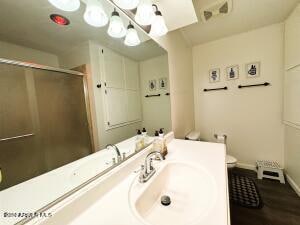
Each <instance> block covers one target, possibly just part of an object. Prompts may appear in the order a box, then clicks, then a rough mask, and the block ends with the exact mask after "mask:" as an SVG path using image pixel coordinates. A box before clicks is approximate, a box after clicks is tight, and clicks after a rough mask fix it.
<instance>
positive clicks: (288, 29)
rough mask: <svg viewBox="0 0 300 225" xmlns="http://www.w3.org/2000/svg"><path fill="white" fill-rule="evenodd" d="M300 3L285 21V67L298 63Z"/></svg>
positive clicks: (299, 61) (299, 59)
mask: <svg viewBox="0 0 300 225" xmlns="http://www.w3.org/2000/svg"><path fill="white" fill-rule="evenodd" d="M299 40H300V5H299V6H298V7H297V8H296V9H295V10H294V12H293V13H292V14H291V15H290V17H289V18H288V19H287V20H286V22H285V68H286V69H290V68H292V67H294V66H296V65H299V64H300V45H299Z"/></svg>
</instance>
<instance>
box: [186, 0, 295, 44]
mask: <svg viewBox="0 0 300 225" xmlns="http://www.w3.org/2000/svg"><path fill="white" fill-rule="evenodd" d="M215 1H216V0H194V1H193V3H194V7H195V11H196V13H197V16H198V20H199V22H198V23H194V24H192V25H189V26H186V27H184V28H181V29H180V31H181V32H182V34H183V36H184V38H185V39H186V41H187V42H188V43H189V44H190V45H191V46H193V45H197V44H202V43H205V42H209V41H213V40H216V39H220V38H223V37H226V36H230V35H233V34H238V33H242V32H246V31H249V30H252V29H257V28H259V27H263V26H267V25H271V24H274V23H278V22H282V21H284V20H285V19H286V18H287V16H288V15H289V14H290V13H291V11H292V10H293V9H294V8H295V7H296V5H297V3H299V2H300V0H232V1H233V8H232V12H231V13H230V14H228V15H226V16H220V17H216V18H213V19H211V20H209V21H208V22H205V23H204V22H202V21H201V19H200V15H199V13H200V9H201V8H202V7H205V6H207V5H210V4H212V3H213V2H215Z"/></svg>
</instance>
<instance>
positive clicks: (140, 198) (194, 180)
mask: <svg viewBox="0 0 300 225" xmlns="http://www.w3.org/2000/svg"><path fill="white" fill-rule="evenodd" d="M163 195H167V196H169V197H170V198H171V204H170V205H168V206H164V205H162V204H161V196H163ZM216 197H217V187H216V182H215V180H214V177H213V176H212V175H211V174H210V173H209V172H208V171H207V170H206V169H205V168H202V167H199V166H198V165H193V164H186V163H178V162H173V163H167V164H165V166H163V167H162V168H161V169H160V170H158V171H157V174H156V175H154V176H153V177H152V178H151V179H150V180H149V181H148V182H147V183H145V184H140V183H139V181H138V179H135V180H134V182H133V184H132V186H131V190H130V197H129V198H130V202H131V207H132V210H133V212H134V214H135V215H136V216H137V217H138V218H139V219H140V220H141V221H143V223H144V224H151V225H166V224H172V225H189V224H198V223H200V222H201V219H202V218H204V217H205V215H206V214H207V213H208V212H209V211H210V209H211V208H212V206H213V205H214V204H215V202H216Z"/></svg>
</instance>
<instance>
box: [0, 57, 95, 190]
mask: <svg viewBox="0 0 300 225" xmlns="http://www.w3.org/2000/svg"><path fill="white" fill-rule="evenodd" d="M86 88H87V87H86V80H85V75H84V74H82V73H79V72H75V71H68V70H61V69H55V68H51V67H46V66H40V65H35V64H28V63H22V62H16V61H11V60H5V59H0V167H1V172H2V182H1V183H0V191H1V190H4V189H6V188H9V187H11V186H14V185H16V184H19V183H21V182H23V181H26V180H28V179H31V178H33V177H35V176H38V175H41V174H43V173H46V172H48V171H50V170H53V169H55V168H58V167H60V166H63V165H65V164H67V163H70V162H72V161H74V160H77V159H79V158H82V157H85V156H87V155H89V154H91V153H93V146H92V145H93V144H92V135H91V126H90V112H89V107H88V106H89V104H88V96H87V93H88V92H87V89H86Z"/></svg>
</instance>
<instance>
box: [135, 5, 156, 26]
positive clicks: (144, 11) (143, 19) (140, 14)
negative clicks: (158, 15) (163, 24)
mask: <svg viewBox="0 0 300 225" xmlns="http://www.w3.org/2000/svg"><path fill="white" fill-rule="evenodd" d="M154 16H155V14H154V11H153V7H152V2H151V0H141V1H140V4H139V5H138V7H137V11H136V14H135V17H134V19H135V21H136V22H137V23H138V24H140V25H142V26H147V25H150V24H151V23H152V21H153V19H154Z"/></svg>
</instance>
